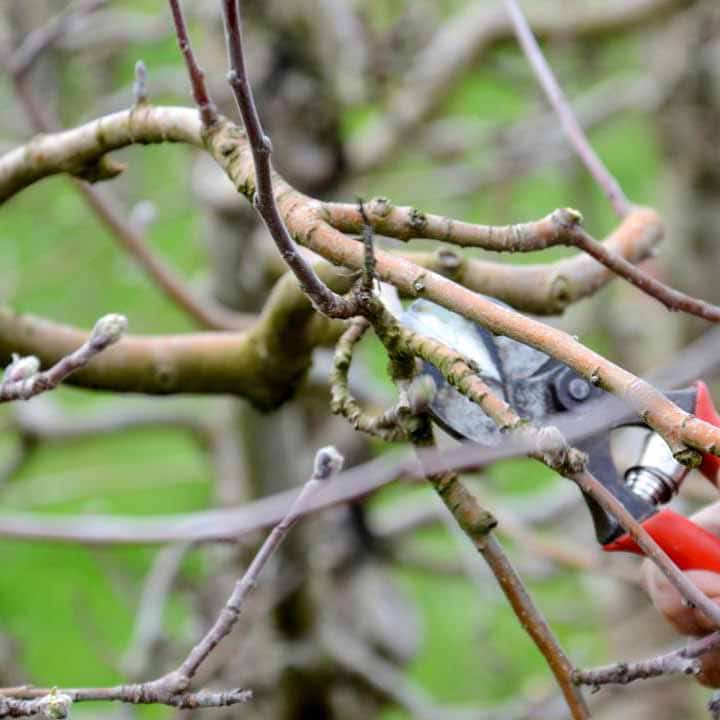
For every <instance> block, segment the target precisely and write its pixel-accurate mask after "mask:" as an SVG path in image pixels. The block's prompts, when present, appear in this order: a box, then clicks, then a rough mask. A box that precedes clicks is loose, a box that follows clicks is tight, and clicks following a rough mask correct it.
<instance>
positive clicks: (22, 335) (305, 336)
mask: <svg viewBox="0 0 720 720" xmlns="http://www.w3.org/2000/svg"><path fill="white" fill-rule="evenodd" d="M318 272H320V273H321V274H322V276H323V277H324V278H325V279H326V280H327V282H329V283H331V284H332V285H333V286H334V287H337V288H339V289H349V287H350V285H351V282H352V278H351V277H350V276H348V275H347V274H345V275H343V274H340V273H338V272H337V271H336V270H335V269H334V268H332V267H331V266H329V265H327V264H324V263H319V264H318ZM333 327H335V325H334V321H328V320H326V319H324V318H321V317H319V316H318V315H317V314H316V313H315V312H314V311H313V309H312V307H311V305H310V302H309V301H308V300H307V298H306V297H305V296H304V295H303V294H302V293H301V292H300V290H299V289H298V287H297V283H296V282H295V279H294V277H293V276H292V275H290V274H288V275H286V276H285V277H283V278H281V279H280V280H279V281H278V283H276V286H275V288H274V289H273V291H272V292H271V294H270V296H269V298H268V300H267V301H266V304H265V308H264V309H263V311H262V313H261V315H260V317H259V318H258V320H257V321H256V322H255V324H254V325H253V326H252V327H251V328H250V329H249V330H247V331H245V332H243V333H186V334H182V335H158V336H152V335H146V336H132V335H129V336H126V337H125V338H123V341H122V342H121V343H119V344H118V345H117V346H115V347H113V348H110V349H109V350H108V351H106V352H105V353H103V355H101V356H100V357H99V358H97V360H96V361H95V362H94V363H92V365H90V366H89V367H88V368H86V369H85V370H83V371H81V372H80V373H78V374H77V375H74V376H73V377H72V378H71V379H70V382H71V383H78V384H82V385H83V386H84V387H90V388H102V387H105V388H106V389H114V390H116V391H120V392H143V393H149V394H161V395H163V394H170V393H177V392H199V393H234V394H236V395H239V396H242V397H245V398H247V399H248V400H250V401H251V402H252V403H254V404H255V405H256V406H258V407H264V408H272V407H276V406H277V405H278V404H280V403H282V402H284V401H285V400H287V399H288V398H290V397H291V396H292V395H293V394H294V392H295V391H296V390H297V388H298V387H299V385H300V383H301V381H302V380H303V378H304V376H305V373H306V371H307V369H308V367H309V366H310V363H311V361H312V352H313V350H314V349H315V347H316V346H317V345H318V344H319V343H320V342H321V341H326V340H328V339H330V340H332V341H334V339H336V337H337V334H338V333H336V332H334V331H333ZM86 339H87V334H86V333H84V332H82V331H80V330H77V329H75V328H72V327H68V326H64V325H60V324H56V323H52V322H50V321H48V320H44V319H41V318H37V317H33V316H29V315H16V314H15V313H13V312H12V311H10V310H8V309H6V308H3V307H1V306H0V358H3V357H7V358H9V357H10V355H11V353H13V352H17V353H19V354H21V355H30V354H36V355H37V356H38V357H39V358H40V359H41V360H42V362H43V364H45V365H50V364H52V363H55V362H57V361H58V360H59V359H60V358H62V357H64V356H65V355H68V354H69V353H70V352H72V350H74V349H75V348H76V347H78V346H79V345H82V344H83V343H84V342H85V341H86Z"/></svg>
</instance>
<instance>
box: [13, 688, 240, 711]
mask: <svg viewBox="0 0 720 720" xmlns="http://www.w3.org/2000/svg"><path fill="white" fill-rule="evenodd" d="M251 699H252V692H251V691H249V690H242V689H240V688H237V689H233V690H223V691H212V690H198V691H197V692H174V691H173V690H172V689H171V687H170V686H166V685H165V684H163V683H161V682H160V681H155V682H153V683H141V684H137V685H118V686H116V687H107V688H60V689H59V688H35V687H18V688H0V718H5V717H28V716H33V715H40V716H42V717H43V718H54V720H61V719H62V718H66V717H67V716H68V712H69V710H70V706H71V705H72V704H73V703H76V702H92V701H98V700H101V701H115V702H122V703H128V704H131V705H169V706H170V707H175V708H187V709H192V708H201V707H227V706H230V705H237V704H242V703H246V702H248V701H249V700H251Z"/></svg>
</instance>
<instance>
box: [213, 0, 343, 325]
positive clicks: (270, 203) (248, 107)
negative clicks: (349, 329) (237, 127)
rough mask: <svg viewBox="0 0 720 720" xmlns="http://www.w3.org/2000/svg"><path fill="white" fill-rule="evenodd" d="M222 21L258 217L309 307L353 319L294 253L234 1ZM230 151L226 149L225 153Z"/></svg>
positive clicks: (229, 1)
mask: <svg viewBox="0 0 720 720" xmlns="http://www.w3.org/2000/svg"><path fill="white" fill-rule="evenodd" d="M222 7H223V20H224V23H225V38H226V44H227V51H228V64H229V66H230V71H229V73H228V82H229V83H230V87H231V88H232V91H233V95H234V96H235V101H236V103H237V106H238V110H239V111H240V116H241V117H242V121H243V124H244V126H245V131H246V133H247V140H248V144H249V145H250V150H251V152H252V162H253V166H254V175H255V188H254V191H253V195H252V202H253V205H254V206H255V208H256V209H257V211H258V213H259V215H260V217H262V219H263V221H264V222H265V225H266V227H267V229H268V232H269V233H270V235H271V237H272V238H273V240H274V241H275V245H276V246H277V248H278V251H279V252H280V255H281V256H282V258H283V260H284V261H285V262H286V263H287V265H288V267H289V268H290V269H291V270H292V271H293V273H294V274H295V277H296V278H297V280H298V283H299V284H300V287H301V288H302V290H303V292H304V293H305V294H306V295H307V296H308V297H309V298H310V300H311V301H312V303H313V305H314V306H315V307H316V308H317V309H318V310H320V312H322V313H323V314H324V315H327V316H328V317H334V318H348V317H352V316H353V315H356V314H357V312H356V304H355V303H354V302H352V301H350V300H347V299H345V298H343V297H341V296H340V295H337V294H336V293H334V292H333V291H332V290H330V288H328V287H327V285H325V284H324V283H323V282H322V281H321V280H320V278H319V277H318V276H317V275H316V274H315V272H314V271H313V269H312V267H311V266H310V265H309V263H307V262H306V261H305V259H304V258H303V257H302V255H301V254H300V253H299V252H298V249H297V246H296V245H295V243H294V242H293V240H292V238H291V237H290V234H289V233H288V229H287V227H286V226H285V223H284V222H283V219H282V218H281V217H280V213H279V212H278V207H277V205H276V202H275V193H274V192H273V177H272V174H273V173H272V166H271V163H270V155H271V153H272V145H271V143H270V138H269V137H268V136H267V135H266V134H265V131H264V130H263V127H262V124H261V122H260V116H259V115H258V111H257V107H256V106H255V98H254V97H253V92H252V88H251V87H250V81H249V80H248V76H247V71H246V69H245V57H244V54H243V46H242V32H241V27H240V14H239V12H238V7H237V0H223V4H222ZM233 151H234V148H233V147H232V146H230V148H229V153H233Z"/></svg>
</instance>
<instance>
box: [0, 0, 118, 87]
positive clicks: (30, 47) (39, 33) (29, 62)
mask: <svg viewBox="0 0 720 720" xmlns="http://www.w3.org/2000/svg"><path fill="white" fill-rule="evenodd" d="M106 4H107V0H77V2H74V3H72V4H71V5H69V6H68V7H67V8H66V9H65V10H63V11H62V12H61V13H60V14H58V15H55V16H54V17H52V18H50V20H48V21H47V22H46V23H45V25H43V26H42V27H40V28H38V29H37V30H33V32H31V33H30V34H29V35H28V36H27V37H26V38H25V40H24V41H23V43H22V45H20V47H19V48H18V49H17V50H16V51H15V52H14V53H13V55H12V57H11V58H10V61H9V69H10V72H11V73H12V75H14V76H15V77H17V78H23V77H24V76H25V75H27V74H28V72H30V70H31V69H32V67H33V66H34V65H35V63H36V62H37V60H38V58H40V56H41V55H42V54H43V53H44V52H45V51H46V50H48V49H49V48H51V47H52V46H53V45H55V43H57V42H58V40H60V39H61V38H62V36H63V35H64V34H65V33H66V32H67V30H68V29H69V28H70V27H71V25H72V23H73V22H74V21H75V20H76V19H77V18H79V17H82V16H83V15H89V14H90V13H93V12H95V11H96V10H98V9H99V8H101V7H102V6H103V5H106Z"/></svg>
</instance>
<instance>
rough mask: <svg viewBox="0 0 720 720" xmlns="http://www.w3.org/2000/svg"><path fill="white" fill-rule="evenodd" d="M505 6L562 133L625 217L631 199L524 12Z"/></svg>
mask: <svg viewBox="0 0 720 720" xmlns="http://www.w3.org/2000/svg"><path fill="white" fill-rule="evenodd" d="M503 2H504V3H505V7H506V8H507V11H508V13H509V15H510V18H511V20H512V23H513V27H514V28H515V34H516V36H517V39H518V42H519V43H520V46H521V47H522V49H523V52H524V53H525V55H526V57H527V59H528V61H529V63H530V66H531V67H532V69H533V72H534V73H535V76H536V77H537V79H538V82H539V83H540V85H541V87H542V89H543V90H544V91H545V95H546V96H547V99H548V101H549V102H550V104H551V105H552V107H553V108H554V110H555V112H556V113H557V115H558V117H559V118H560V122H561V123H562V126H563V129H564V130H565V134H566V135H567V137H568V140H569V141H570V143H571V145H572V146H573V147H574V148H575V152H577V154H578V157H579V158H580V159H581V160H582V162H583V164H584V165H585V167H586V168H587V169H588V170H589V172H590V174H591V175H592V176H593V177H594V178H595V181H596V182H597V183H598V185H599V186H600V187H601V189H602V191H603V192H604V193H605V195H606V196H607V198H608V200H609V201H610V204H611V205H612V207H613V209H614V210H615V213H616V215H618V217H624V216H625V215H627V213H628V212H629V211H630V202H629V201H628V199H627V197H626V196H625V193H624V192H623V190H622V188H621V187H620V183H619V182H618V181H617V179H616V178H615V177H614V176H613V175H612V174H611V173H610V171H609V170H608V169H607V167H605V165H604V163H603V162H602V160H601V159H600V158H599V157H598V155H597V153H596V152H595V151H594V150H593V148H592V146H591V145H590V142H589V141H588V139H587V136H586V135H585V133H584V131H583V129H582V127H581V126H580V123H579V122H578V121H577V118H576V117H575V113H574V112H573V111H572V108H571V107H570V103H569V102H568V99H567V97H566V96H565V93H564V92H563V91H562V89H561V87H560V85H559V84H558V81H557V79H556V78H555V75H554V74H553V71H552V69H551V68H550V65H549V64H548V62H547V60H546V59H545V57H544V56H543V54H542V50H541V49H540V46H539V45H538V42H537V40H536V39H535V36H534V35H533V32H532V30H531V29H530V25H529V24H528V21H527V19H526V18H525V16H524V15H523V12H522V10H521V9H520V6H519V5H518V3H517V0H503Z"/></svg>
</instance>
